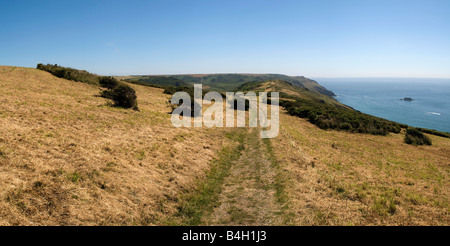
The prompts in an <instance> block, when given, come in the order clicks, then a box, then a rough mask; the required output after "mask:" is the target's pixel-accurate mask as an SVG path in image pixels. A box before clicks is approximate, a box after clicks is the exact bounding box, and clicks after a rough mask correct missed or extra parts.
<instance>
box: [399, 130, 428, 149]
mask: <svg viewBox="0 0 450 246" xmlns="http://www.w3.org/2000/svg"><path fill="white" fill-rule="evenodd" d="M405 143H407V144H412V145H432V142H431V139H430V138H429V137H427V136H425V135H424V134H423V133H422V132H421V131H419V130H417V129H415V128H410V129H408V130H406V135H405Z"/></svg>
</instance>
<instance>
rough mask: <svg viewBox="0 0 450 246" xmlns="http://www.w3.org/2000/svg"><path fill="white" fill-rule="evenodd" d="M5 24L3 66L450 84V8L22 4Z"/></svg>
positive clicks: (445, 2) (11, 6)
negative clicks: (434, 80)
mask: <svg viewBox="0 0 450 246" xmlns="http://www.w3.org/2000/svg"><path fill="white" fill-rule="evenodd" d="M0 23H1V26H0V65H14V66H26V67H34V66H35V65H36V64H37V63H52V64H53V63H57V64H59V65H63V66H71V67H75V68H81V69H86V70H88V71H91V72H95V73H98V74H103V75H128V74H180V73H228V72H233V73H241V72H247V73H282V74H288V75H304V76H307V77H446V78H450V1H449V0H421V1H417V0H359V1H348V0H311V1H300V0H297V1H281V0H278V1H267V0H258V1H245V0H238V1H234V0H226V1H225V0H224V1H222V0H207V1H195V0H191V1H187V0H186V1H174V0H163V1H95V0H89V1H80V0H77V1H45V0H41V1H20V0H17V1H2V3H1V4H0Z"/></svg>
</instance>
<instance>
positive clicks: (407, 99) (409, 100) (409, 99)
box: [400, 97, 414, 102]
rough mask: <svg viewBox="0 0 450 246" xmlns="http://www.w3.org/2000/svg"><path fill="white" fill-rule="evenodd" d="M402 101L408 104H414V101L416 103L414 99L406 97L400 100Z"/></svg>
mask: <svg viewBox="0 0 450 246" xmlns="http://www.w3.org/2000/svg"><path fill="white" fill-rule="evenodd" d="M400 100H402V101H407V102H412V101H414V99H412V98H411V97H405V98H403V99H400Z"/></svg>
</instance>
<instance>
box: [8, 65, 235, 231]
mask: <svg viewBox="0 0 450 246" xmlns="http://www.w3.org/2000/svg"><path fill="white" fill-rule="evenodd" d="M131 86H132V87H133V88H135V89H136V91H137V95H138V104H139V108H140V112H137V111H133V110H126V109H120V108H114V107H110V106H108V105H107V101H106V100H105V99H103V98H100V97H96V96H95V95H97V94H98V93H99V89H98V88H97V87H94V86H90V85H87V84H82V83H77V82H73V81H67V80H64V79H59V78H56V77H54V76H52V75H50V74H49V73H46V72H43V71H39V70H36V69H31V68H18V67H4V66H1V67H0V179H1V180H2V182H1V183H0V225H155V224H156V225H157V224H158V223H159V221H161V220H163V219H164V218H165V217H168V216H171V215H172V214H173V213H175V212H176V206H177V205H178V201H177V199H178V196H179V194H180V193H181V192H182V191H186V190H192V189H194V188H195V184H196V180H197V179H199V178H202V177H203V176H204V175H205V172H206V171H207V170H208V169H209V163H210V161H211V159H212V158H213V157H214V156H215V153H216V152H217V151H218V150H219V149H220V148H221V147H222V146H223V145H225V144H227V143H228V142H229V140H227V138H225V137H224V134H223V133H224V131H226V129H208V128H180V129H175V128H174V127H173V126H172V125H171V121H170V115H169V114H168V112H169V111H170V107H169V105H168V104H167V101H168V95H164V94H162V91H163V90H162V89H156V88H150V87H143V86H137V85H131Z"/></svg>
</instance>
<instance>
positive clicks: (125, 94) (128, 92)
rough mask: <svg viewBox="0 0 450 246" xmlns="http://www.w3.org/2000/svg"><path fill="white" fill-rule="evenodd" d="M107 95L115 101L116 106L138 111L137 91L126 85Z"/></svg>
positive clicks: (121, 85) (119, 86)
mask: <svg viewBox="0 0 450 246" xmlns="http://www.w3.org/2000/svg"><path fill="white" fill-rule="evenodd" d="M103 93H104V92H103ZM107 94H108V98H110V99H112V100H113V101H114V106H117V107H122V108H132V109H135V110H137V109H138V107H137V96H136V91H135V90H134V89H133V88H131V87H130V86H128V85H126V84H120V85H118V86H117V87H116V88H114V89H112V90H111V91H109V92H108V93H107Z"/></svg>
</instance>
